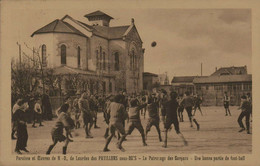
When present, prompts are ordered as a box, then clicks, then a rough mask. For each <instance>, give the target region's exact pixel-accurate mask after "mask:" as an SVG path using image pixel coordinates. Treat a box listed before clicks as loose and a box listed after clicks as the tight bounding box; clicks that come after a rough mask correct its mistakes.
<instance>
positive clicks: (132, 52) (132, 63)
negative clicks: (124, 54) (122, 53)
mask: <svg viewBox="0 0 260 166" xmlns="http://www.w3.org/2000/svg"><path fill="white" fill-rule="evenodd" d="M130 58H131V60H130V66H131V70H134V69H135V50H132V51H131V57H130Z"/></svg>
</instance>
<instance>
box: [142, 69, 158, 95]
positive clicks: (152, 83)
mask: <svg viewBox="0 0 260 166" xmlns="http://www.w3.org/2000/svg"><path fill="white" fill-rule="evenodd" d="M159 85H160V82H159V78H158V75H157V74H154V73H149V72H144V73H143V88H144V90H148V91H151V90H152V89H153V88H155V87H157V86H159Z"/></svg>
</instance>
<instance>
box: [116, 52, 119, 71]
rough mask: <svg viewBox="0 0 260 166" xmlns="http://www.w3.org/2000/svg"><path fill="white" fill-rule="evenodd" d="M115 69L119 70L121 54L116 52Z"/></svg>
mask: <svg viewBox="0 0 260 166" xmlns="http://www.w3.org/2000/svg"><path fill="white" fill-rule="evenodd" d="M115 70H116V71H119V54H118V52H115Z"/></svg>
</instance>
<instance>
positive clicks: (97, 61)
mask: <svg viewBox="0 0 260 166" xmlns="http://www.w3.org/2000/svg"><path fill="white" fill-rule="evenodd" d="M96 69H99V59H98V50H96Z"/></svg>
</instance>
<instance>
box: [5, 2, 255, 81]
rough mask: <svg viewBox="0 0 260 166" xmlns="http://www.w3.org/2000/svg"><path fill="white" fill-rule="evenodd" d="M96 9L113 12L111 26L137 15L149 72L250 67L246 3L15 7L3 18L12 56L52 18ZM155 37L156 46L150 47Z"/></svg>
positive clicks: (183, 72) (78, 16) (184, 73)
mask: <svg viewBox="0 0 260 166" xmlns="http://www.w3.org/2000/svg"><path fill="white" fill-rule="evenodd" d="M38 8H39V7H38ZM95 10H102V11H103V12H105V13H107V14H108V15H110V16H112V17H114V20H112V21H111V24H110V25H111V26H118V25H129V24H130V23H131V18H134V19H135V24H136V27H137V29H138V32H139V34H140V36H141V38H142V40H143V47H144V48H145V62H144V65H145V66H144V70H145V71H146V72H152V73H156V74H158V73H164V72H168V75H169V76H170V79H171V78H172V76H190V75H200V66H201V63H203V75H210V74H211V73H212V72H214V71H215V67H218V68H219V67H228V66H244V65H247V68H248V71H249V73H251V56H252V52H251V10H247V9H223V10H222V9H214V10H213V9H99V8H96V9H93V8H92V9H88V7H87V6H86V7H85V8H83V7H82V6H81V7H79V8H78V10H75V8H72V9H70V8H64V9H54V8H51V7H50V9H45V10H39V9H32V8H31V9H30V10H28V9H16V11H15V12H10V13H8V14H6V18H8V19H6V22H5V23H6V26H9V28H8V32H9V33H8V35H9V36H8V37H9V39H10V40H9V41H8V42H10V44H12V45H13V47H12V49H10V51H11V52H12V53H11V54H12V56H15V57H17V56H18V47H17V45H16V41H19V42H21V43H23V42H27V43H30V42H31V41H30V40H31V37H30V35H31V34H32V33H33V32H34V31H36V30H37V29H39V28H41V27H42V26H44V25H46V24H48V23H50V22H51V21H53V20H55V19H57V18H59V19H60V18H62V17H63V16H64V15H66V14H69V15H70V16H72V17H73V18H75V19H78V20H81V21H84V22H86V23H87V19H86V18H84V17H83V16H84V15H85V14H87V13H90V12H93V11H95ZM14 23H16V25H15V24H14ZM11 32H12V33H11ZM153 41H156V42H157V46H156V47H151V42H153ZM13 48H15V49H13Z"/></svg>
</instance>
